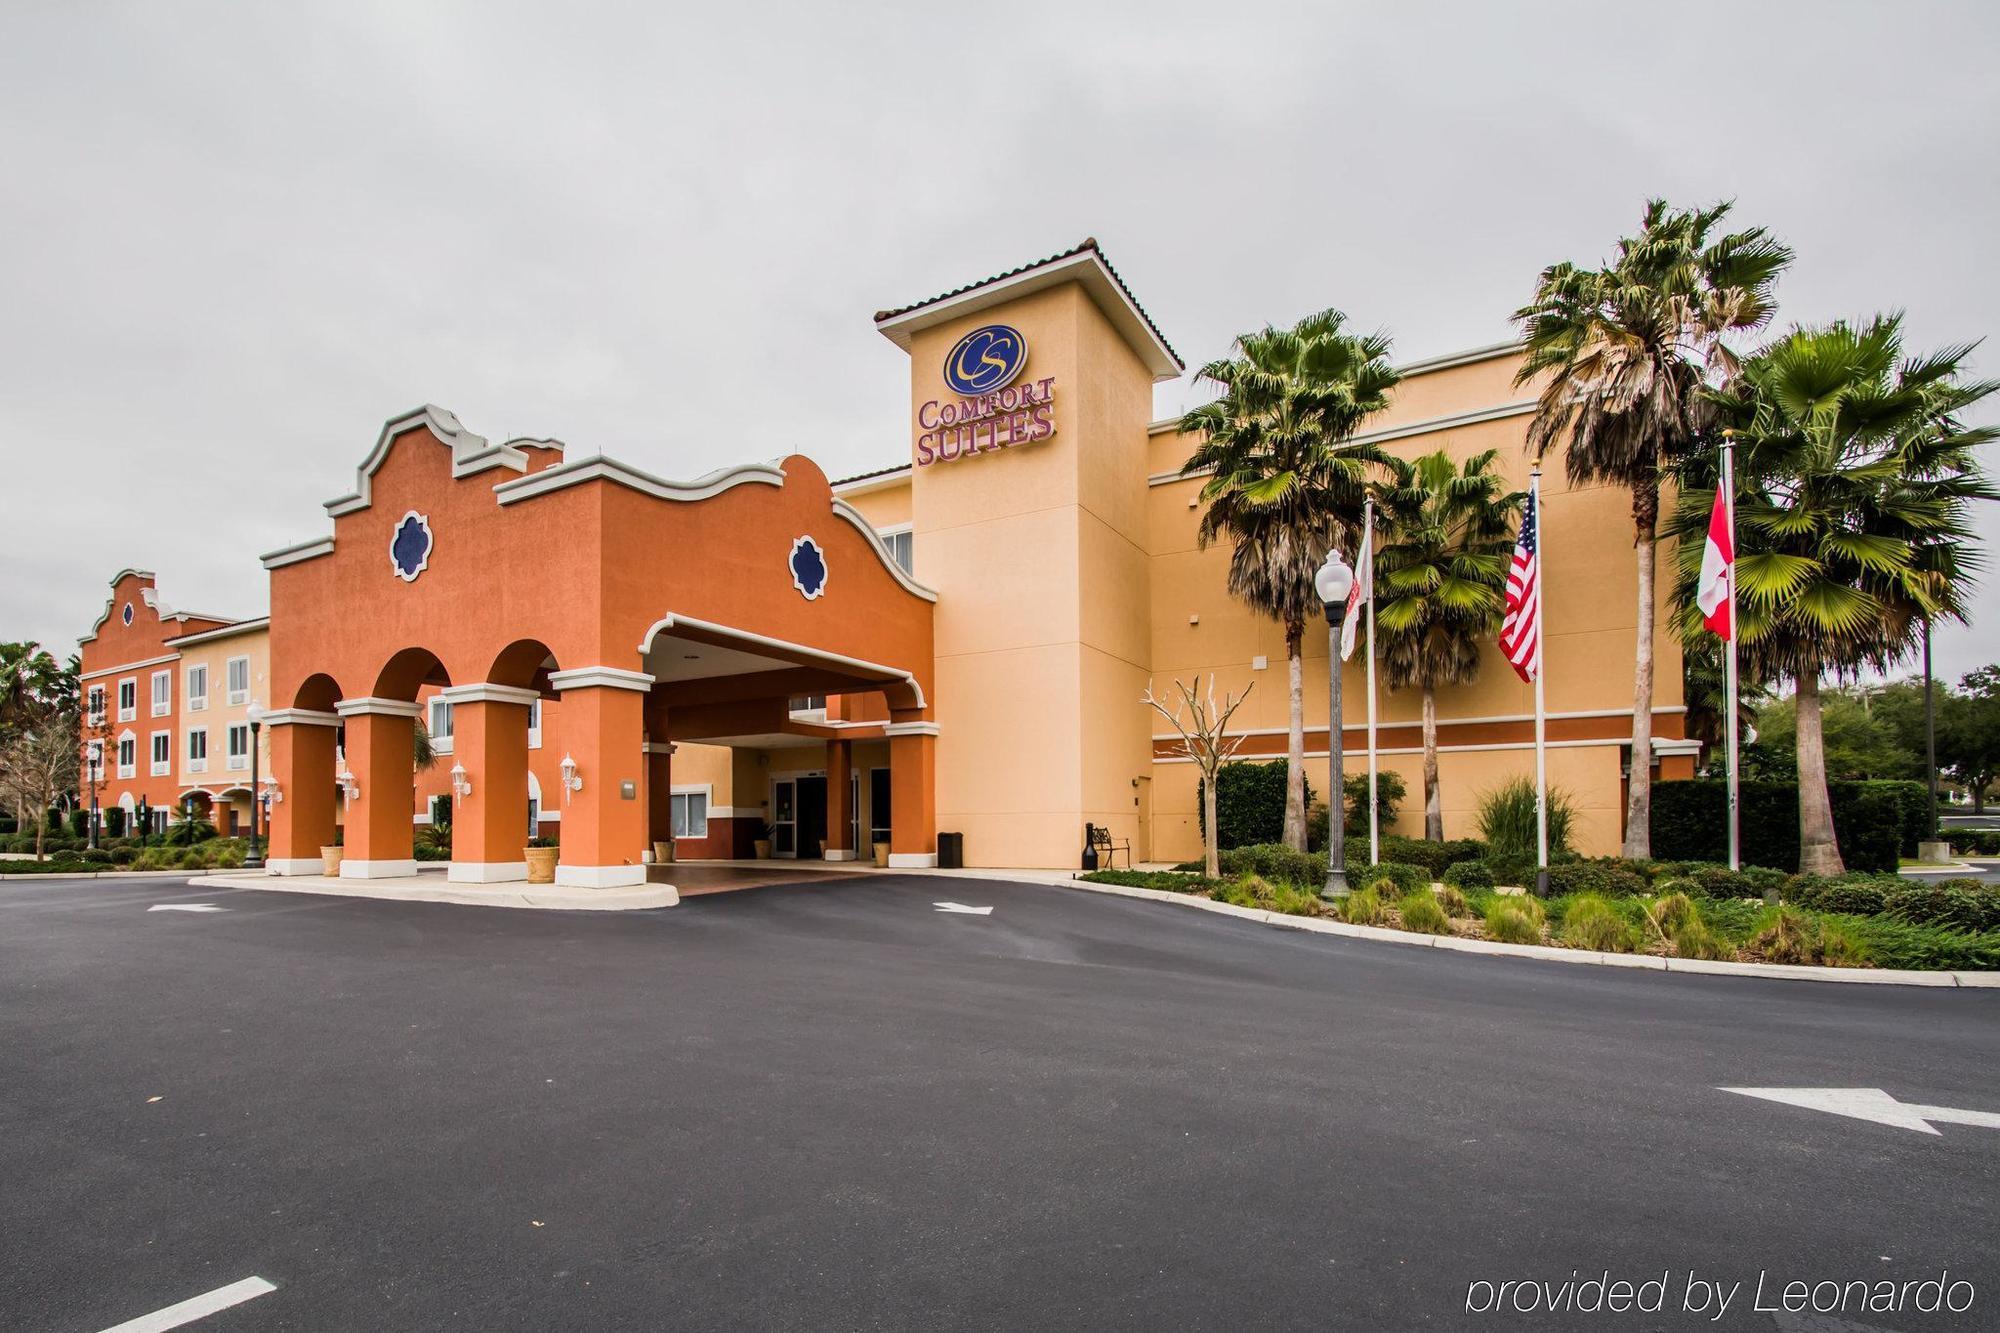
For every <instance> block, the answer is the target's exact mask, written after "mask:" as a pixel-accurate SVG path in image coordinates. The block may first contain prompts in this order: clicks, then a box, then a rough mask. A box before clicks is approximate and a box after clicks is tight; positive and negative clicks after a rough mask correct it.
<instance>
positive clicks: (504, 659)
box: [486, 639, 562, 694]
mask: <svg viewBox="0 0 2000 1333" xmlns="http://www.w3.org/2000/svg"><path fill="white" fill-rule="evenodd" d="M561 669H562V663H561V661H560V660H559V659H558V658H557V657H556V655H555V652H554V651H553V650H552V649H551V648H550V647H549V646H548V645H547V644H545V643H543V642H542V641H541V640H540V639H516V640H514V642H512V643H510V644H508V645H507V646H506V647H505V648H502V649H501V650H500V651H499V652H498V653H496V654H495V655H494V658H493V665H492V666H489V667H488V668H486V679H487V680H488V681H490V682H491V683H493V684H495V685H511V686H514V687H516V688H519V689H526V690H534V691H536V692H537V693H541V694H547V693H549V692H550V689H549V673H550V672H552V671H559V670H561Z"/></svg>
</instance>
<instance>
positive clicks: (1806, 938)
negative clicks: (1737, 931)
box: [1747, 903, 1826, 965]
mask: <svg viewBox="0 0 2000 1333" xmlns="http://www.w3.org/2000/svg"><path fill="white" fill-rule="evenodd" d="M1747 947H1748V948H1749V950H1750V951H1751V952H1752V953H1755V954H1757V955H1759V956H1761V957H1762V958H1763V959H1764V961H1765V962H1769V963H1798V964H1812V965H1818V964H1820V963H1823V962H1825V960H1826V940H1825V936H1824V934H1823V932H1822V931H1821V929H1820V923H1819V919H1818V918H1817V917H1814V916H1812V915H1810V914H1808V913H1806V912H1802V911H1800V910H1799V909H1798V908H1796V907H1793V906H1791V905H1790V904H1786V903H1780V904H1779V905H1778V906H1776V907H1771V908H1766V909H1765V911H1764V912H1763V913H1762V915H1761V916H1760V917H1759V918H1758V927H1757V930H1756V933H1755V934H1753V935H1752V936H1751V937H1750V942H1749V944H1748V946H1747Z"/></svg>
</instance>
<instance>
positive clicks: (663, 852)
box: [653, 842, 674, 866]
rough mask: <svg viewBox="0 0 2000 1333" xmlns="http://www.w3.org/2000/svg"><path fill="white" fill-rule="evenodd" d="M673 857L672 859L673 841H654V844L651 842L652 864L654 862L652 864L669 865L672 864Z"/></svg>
mask: <svg viewBox="0 0 2000 1333" xmlns="http://www.w3.org/2000/svg"><path fill="white" fill-rule="evenodd" d="M673 859H674V845H673V843H671V842H656V843H654V844H653V864H654V865H656V866H663V865H670V864H672V862H673Z"/></svg>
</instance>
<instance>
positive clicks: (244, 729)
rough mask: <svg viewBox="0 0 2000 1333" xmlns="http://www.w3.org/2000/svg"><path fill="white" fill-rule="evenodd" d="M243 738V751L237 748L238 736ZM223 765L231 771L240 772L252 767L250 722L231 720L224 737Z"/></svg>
mask: <svg viewBox="0 0 2000 1333" xmlns="http://www.w3.org/2000/svg"><path fill="white" fill-rule="evenodd" d="M238 736H241V737H242V738H243V750H242V753H240V754H239V753H238V752H237V750H236V738H237V737H238ZM222 766H223V768H225V769H227V770H228V771H229V772H232V773H238V772H241V771H243V770H244V769H247V768H249V767H250V724H249V723H248V722H231V723H230V724H229V727H228V729H227V730H225V731H224V732H223V737H222Z"/></svg>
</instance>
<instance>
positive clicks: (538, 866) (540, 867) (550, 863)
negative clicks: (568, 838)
mask: <svg viewBox="0 0 2000 1333" xmlns="http://www.w3.org/2000/svg"><path fill="white" fill-rule="evenodd" d="M561 850H562V849H561V848H559V847H530V848H528V849H527V850H526V851H525V852H524V853H523V855H524V856H525V857H526V858H527V862H528V883H530V884H553V883H555V882H556V854H557V853H558V852H559V851H561Z"/></svg>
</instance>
